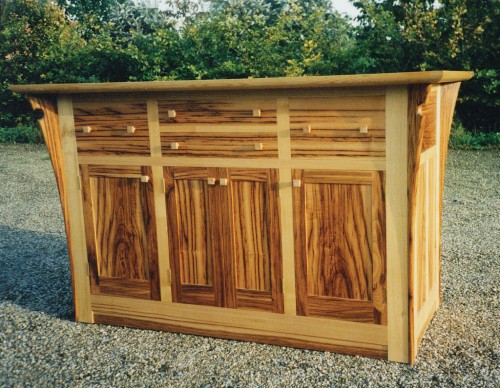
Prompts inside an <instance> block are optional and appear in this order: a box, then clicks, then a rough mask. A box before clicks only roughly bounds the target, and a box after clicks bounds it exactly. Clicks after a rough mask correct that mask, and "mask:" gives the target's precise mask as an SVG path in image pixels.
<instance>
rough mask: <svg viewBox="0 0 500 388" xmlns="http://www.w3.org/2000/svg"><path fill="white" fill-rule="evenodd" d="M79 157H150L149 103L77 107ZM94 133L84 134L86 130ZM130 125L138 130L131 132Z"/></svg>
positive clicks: (88, 103) (84, 103) (104, 103)
mask: <svg viewBox="0 0 500 388" xmlns="http://www.w3.org/2000/svg"><path fill="white" fill-rule="evenodd" d="M74 114H75V133H76V139H77V150H78V154H79V155H150V145H149V135H148V116H147V108H146V102H145V101H144V102H142V101H139V102H102V103H99V102H86V101H79V102H75V104H74ZM84 126H90V127H91V129H92V131H91V132H90V133H84V132H83V130H82V128H83V127H84ZM127 126H133V127H135V132H134V133H127Z"/></svg>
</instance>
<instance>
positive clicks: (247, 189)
mask: <svg viewBox="0 0 500 388" xmlns="http://www.w3.org/2000/svg"><path fill="white" fill-rule="evenodd" d="M231 188H232V194H233V198H232V201H233V223H234V224H233V225H234V241H235V251H234V255H235V259H236V268H237V277H236V287H238V288H243V289H249V290H259V291H270V290H271V263H270V253H269V240H268V237H269V231H268V225H267V222H266V221H267V220H266V217H267V214H268V213H267V212H268V209H267V205H268V204H267V198H266V187H265V184H264V183H263V182H249V181H243V182H238V181H235V180H234V179H233V180H232V187H231Z"/></svg>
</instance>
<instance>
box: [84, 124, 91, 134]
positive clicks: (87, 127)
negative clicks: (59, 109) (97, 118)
mask: <svg viewBox="0 0 500 388" xmlns="http://www.w3.org/2000/svg"><path fill="white" fill-rule="evenodd" d="M82 130H83V133H90V132H92V127H90V126H88V125H86V126H84V127H83V128H82Z"/></svg>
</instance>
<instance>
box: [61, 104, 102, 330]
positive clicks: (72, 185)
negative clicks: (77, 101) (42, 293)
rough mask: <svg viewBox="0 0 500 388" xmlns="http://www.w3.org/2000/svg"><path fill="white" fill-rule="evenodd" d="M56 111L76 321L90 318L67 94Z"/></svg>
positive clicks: (73, 138) (73, 131) (74, 139)
mask: <svg viewBox="0 0 500 388" xmlns="http://www.w3.org/2000/svg"><path fill="white" fill-rule="evenodd" d="M57 111H58V115H59V126H60V130H61V142H62V159H63V166H64V180H65V182H66V184H67V192H66V195H67V206H68V213H69V214H70V215H71V216H70V217H69V230H70V231H71V233H70V235H69V240H70V241H69V249H70V250H71V257H72V258H73V266H74V279H73V283H74V289H75V310H76V311H75V313H76V316H77V319H78V321H79V322H93V320H94V319H93V316H92V311H91V305H90V284H89V279H88V277H87V276H86V273H87V266H88V262H87V247H86V245H85V226H84V221H83V205H82V197H81V195H80V191H79V189H78V182H79V179H78V175H79V170H78V159H77V155H76V152H75V150H76V135H75V123H74V117H73V104H72V101H71V96H69V95H61V96H59V97H58V99H57Z"/></svg>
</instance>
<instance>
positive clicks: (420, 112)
mask: <svg viewBox="0 0 500 388" xmlns="http://www.w3.org/2000/svg"><path fill="white" fill-rule="evenodd" d="M423 115H424V107H423V106H422V105H419V106H417V116H418V117H422V116H423Z"/></svg>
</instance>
